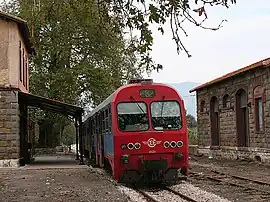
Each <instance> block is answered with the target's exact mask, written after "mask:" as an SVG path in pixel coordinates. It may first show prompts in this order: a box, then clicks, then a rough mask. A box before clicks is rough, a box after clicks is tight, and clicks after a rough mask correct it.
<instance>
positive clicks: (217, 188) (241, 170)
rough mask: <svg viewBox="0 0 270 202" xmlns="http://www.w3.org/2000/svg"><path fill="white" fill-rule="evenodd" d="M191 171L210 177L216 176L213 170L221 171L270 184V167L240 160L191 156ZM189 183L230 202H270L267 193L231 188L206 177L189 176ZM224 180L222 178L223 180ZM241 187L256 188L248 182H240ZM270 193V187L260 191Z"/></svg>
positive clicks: (236, 187)
mask: <svg viewBox="0 0 270 202" xmlns="http://www.w3.org/2000/svg"><path fill="white" fill-rule="evenodd" d="M189 169H190V171H191V172H195V173H202V174H206V175H208V176H212V175H213V176H214V175H215V174H214V173H212V172H211V170H216V171H220V172H223V173H227V174H229V175H236V176H241V177H246V178H249V179H254V180H259V181H262V182H266V183H269V182H270V166H269V165H265V164H262V163H258V162H248V161H240V160H217V159H209V158H207V157H195V156H192V155H191V156H190V160H189ZM188 179H189V181H190V182H191V183H192V184H193V185H194V186H198V187H200V188H201V189H203V190H206V191H209V192H212V193H214V194H217V195H219V196H221V197H224V198H227V199H229V200H230V201H238V202H242V201H243V202H246V201H269V198H270V196H269V195H268V194H265V192H262V193H260V192H258V191H252V190H248V189H243V188H241V187H238V186H231V185H228V184H226V183H225V184H224V183H219V182H215V181H211V180H209V179H207V178H204V177H201V176H199V177H196V176H192V175H190V176H189V178H188ZM221 179H222V178H221ZM231 182H233V181H231ZM238 183H240V185H243V186H247V187H251V188H256V186H255V185H254V186H253V185H252V184H250V182H248V181H243V180H242V181H241V180H240V181H239V182H238ZM262 188H265V190H268V192H269V191H270V187H269V186H266V187H261V189H259V190H263V189H262Z"/></svg>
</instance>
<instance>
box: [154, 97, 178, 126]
mask: <svg viewBox="0 0 270 202" xmlns="http://www.w3.org/2000/svg"><path fill="white" fill-rule="evenodd" d="M151 119H152V125H153V128H154V129H155V130H178V129H180V128H181V127H182V119H181V111H180V105H179V103H178V102H176V101H159V102H152V103H151Z"/></svg>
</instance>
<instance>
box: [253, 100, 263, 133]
mask: <svg viewBox="0 0 270 202" xmlns="http://www.w3.org/2000/svg"><path fill="white" fill-rule="evenodd" d="M255 115H256V131H258V132H261V131H263V102H262V98H256V99H255Z"/></svg>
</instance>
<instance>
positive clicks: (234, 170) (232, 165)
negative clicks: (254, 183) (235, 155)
mask: <svg viewBox="0 0 270 202" xmlns="http://www.w3.org/2000/svg"><path fill="white" fill-rule="evenodd" d="M189 168H190V170H191V171H192V170H195V169H197V170H198V169H205V168H209V169H216V170H219V171H222V172H227V173H229V174H235V175H239V176H243V177H248V178H254V179H258V180H261V181H265V182H270V165H266V164H263V163H259V162H249V161H241V160H225V159H222V160H217V159H209V158H207V157H197V156H194V155H190V160H189Z"/></svg>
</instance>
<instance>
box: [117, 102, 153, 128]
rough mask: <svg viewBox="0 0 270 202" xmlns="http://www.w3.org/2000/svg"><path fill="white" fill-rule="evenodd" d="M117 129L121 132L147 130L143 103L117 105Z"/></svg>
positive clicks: (147, 123) (147, 121) (147, 124)
mask: <svg viewBox="0 0 270 202" xmlns="http://www.w3.org/2000/svg"><path fill="white" fill-rule="evenodd" d="M117 116H118V127H119V129H120V130H121V131H127V132H131V131H143V130H148V128H149V120H148V115H147V106H146V104H145V103H144V102H122V103H119V104H118V105H117Z"/></svg>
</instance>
